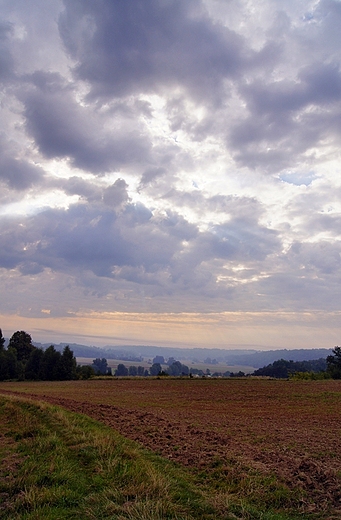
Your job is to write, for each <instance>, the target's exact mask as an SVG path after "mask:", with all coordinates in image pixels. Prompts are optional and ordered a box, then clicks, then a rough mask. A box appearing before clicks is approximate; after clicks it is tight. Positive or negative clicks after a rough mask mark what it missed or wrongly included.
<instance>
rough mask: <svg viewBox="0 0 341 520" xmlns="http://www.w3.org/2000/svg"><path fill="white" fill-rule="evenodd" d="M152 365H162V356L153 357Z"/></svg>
mask: <svg viewBox="0 0 341 520" xmlns="http://www.w3.org/2000/svg"><path fill="white" fill-rule="evenodd" d="M153 363H160V365H164V363H165V358H164V357H163V356H155V358H154V359H153Z"/></svg>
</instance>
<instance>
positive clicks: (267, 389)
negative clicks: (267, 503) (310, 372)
mask: <svg viewBox="0 0 341 520" xmlns="http://www.w3.org/2000/svg"><path fill="white" fill-rule="evenodd" d="M13 391H15V392H19V393H23V394H25V395H26V396H30V397H32V398H34V399H40V400H44V401H48V402H50V403H53V404H58V405H61V406H63V407H65V408H67V409H69V410H72V411H76V412H81V413H84V414H87V415H89V416H91V417H93V418H95V419H97V420H99V421H102V422H104V423H106V424H107V425H109V426H111V427H112V428H115V429H116V430H118V431H119V432H120V433H121V434H123V435H124V436H126V437H129V438H130V439H133V440H135V441H137V442H139V443H140V444H142V445H143V446H144V447H146V448H148V449H151V450H153V451H155V452H157V453H159V454H161V455H163V456H165V457H167V458H169V459H171V460H174V461H177V462H179V463H181V464H183V465H185V466H187V467H188V468H189V469H191V470H193V471H195V472H198V473H199V472H201V473H202V472H205V473H206V474H207V475H208V478H211V477H212V478H213V477H214V476H216V477H217V478H219V479H221V478H224V475H225V476H226V478H228V474H229V472H233V471H237V472H238V474H239V478H241V475H242V473H243V472H245V473H250V472H254V474H258V475H263V476H264V477H273V476H274V477H275V479H276V481H278V482H281V483H282V484H283V486H284V487H285V488H287V489H288V491H289V492H290V493H291V492H294V493H296V496H299V497H300V498H299V504H300V510H301V512H303V513H304V512H306V513H308V512H315V513H318V512H320V513H323V512H326V511H329V512H330V516H328V518H341V477H340V475H341V473H340V470H341V442H340V439H341V381H302V382H300V381H270V380H255V379H245V380H243V379H235V380H233V379H207V380H194V379H193V380H190V379H178V380H176V379H175V380H173V379H166V378H165V379H160V380H158V379H137V378H135V379H134V378H133V379H121V380H120V379H110V380H93V381H73V382H56V383H43V382H41V383H25V382H23V383H1V384H0V393H7V392H13ZM210 476H211V477H210Z"/></svg>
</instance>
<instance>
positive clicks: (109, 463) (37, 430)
mask: <svg viewBox="0 0 341 520" xmlns="http://www.w3.org/2000/svg"><path fill="white" fill-rule="evenodd" d="M0 419H1V425H0V435H1V437H0V438H1V439H4V440H6V442H3V443H1V450H0V453H1V455H2V460H1V464H0V517H1V518H3V519H4V520H6V519H10V520H16V519H20V520H21V519H25V520H26V519H27V520H28V519H30V520H33V519H36V520H38V519H39V520H41V519H42V518H44V520H57V519H58V520H61V519H73V518H75V519H76V518H77V519H79V518H82V519H96V520H97V519H105V518H108V519H109V518H110V519H122V520H123V519H141V520H147V519H148V520H153V519H160V520H161V519H162V520H164V519H165V520H166V519H179V520H180V519H181V520H182V519H184V520H185V519H199V518H200V519H215V518H219V517H221V516H220V515H219V513H217V511H215V509H214V508H213V507H212V506H211V505H209V503H208V502H207V501H206V500H205V499H204V497H203V495H202V493H201V492H200V491H199V490H197V489H196V488H195V486H194V484H193V483H191V482H189V481H188V476H187V475H185V474H182V473H181V470H179V468H178V467H176V466H175V465H174V464H172V463H170V462H168V461H166V460H164V459H162V458H161V457H158V456H156V455H153V454H151V453H149V452H147V451H145V450H142V449H140V448H138V447H137V445H136V444H135V443H133V442H131V441H129V440H126V439H125V438H123V437H121V436H120V435H118V434H116V432H114V431H113V430H111V429H109V428H108V427H106V426H104V425H102V424H100V423H98V422H96V421H93V420H91V419H89V418H87V417H86V416H83V415H80V414H73V413H70V412H67V411H65V410H63V409H61V408H58V407H53V406H51V405H47V404H45V403H33V402H31V401H28V400H22V399H16V398H6V399H4V398H0ZM14 462H15V463H14ZM221 518H222V517H221ZM226 518H229V517H228V516H226Z"/></svg>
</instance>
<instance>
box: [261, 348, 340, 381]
mask: <svg viewBox="0 0 341 520" xmlns="http://www.w3.org/2000/svg"><path fill="white" fill-rule="evenodd" d="M253 375H254V376H267V377H275V378H283V379H287V378H289V377H293V378H295V379H341V347H338V346H337V347H334V348H333V350H332V354H331V355H329V356H327V358H326V359H325V358H319V359H314V360H310V361H287V360H285V359H279V360H277V361H274V362H273V363H271V364H270V365H267V366H266V367H263V368H259V369H258V370H256V371H255V372H254V373H253Z"/></svg>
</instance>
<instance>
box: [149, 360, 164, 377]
mask: <svg viewBox="0 0 341 520" xmlns="http://www.w3.org/2000/svg"><path fill="white" fill-rule="evenodd" d="M161 370H162V368H161V365H160V363H153V364H152V366H151V367H150V370H149V372H150V375H151V376H158V375H159V374H160V372H161Z"/></svg>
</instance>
